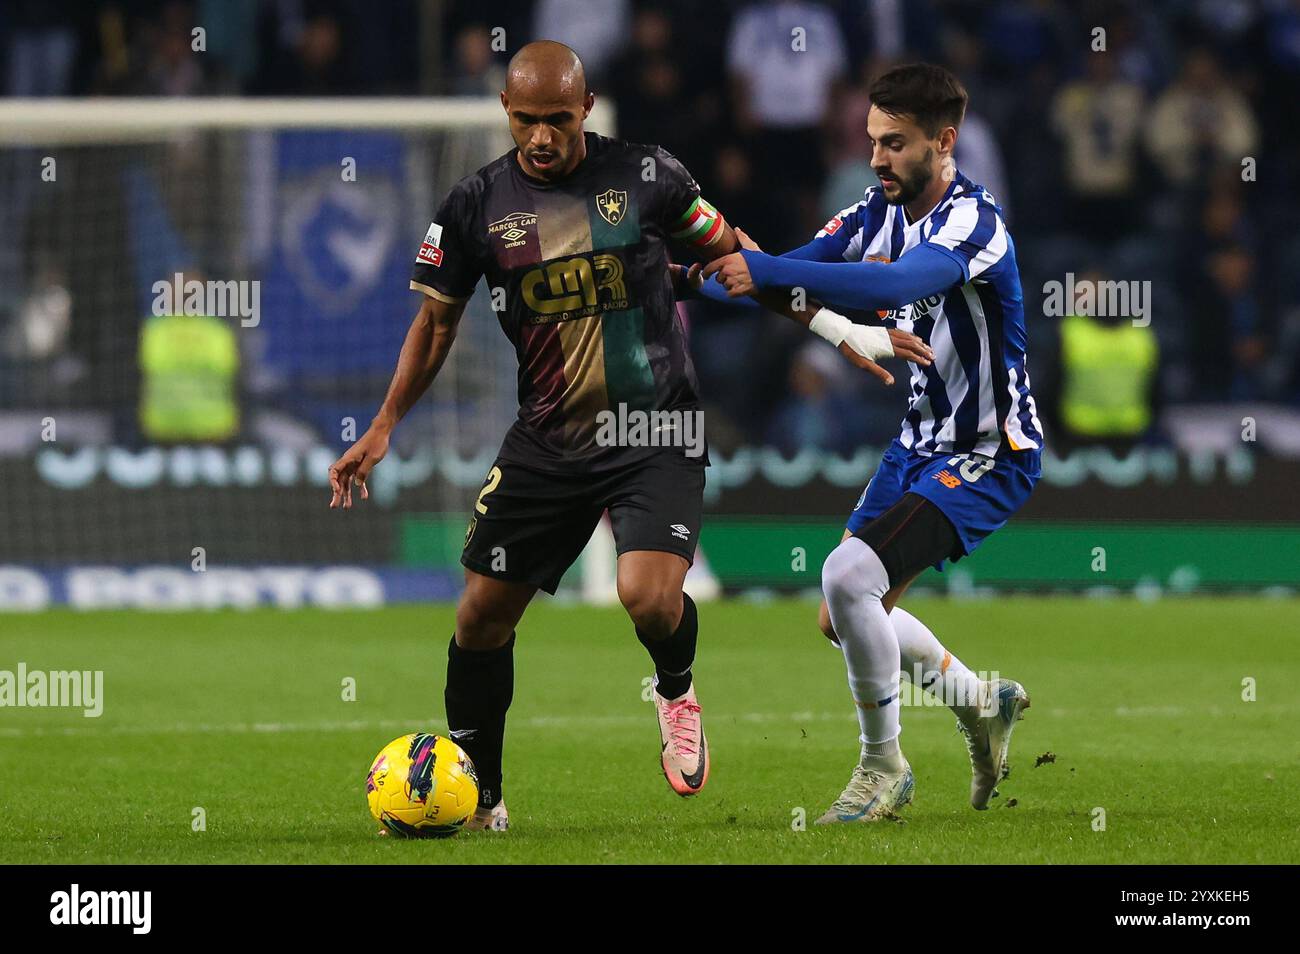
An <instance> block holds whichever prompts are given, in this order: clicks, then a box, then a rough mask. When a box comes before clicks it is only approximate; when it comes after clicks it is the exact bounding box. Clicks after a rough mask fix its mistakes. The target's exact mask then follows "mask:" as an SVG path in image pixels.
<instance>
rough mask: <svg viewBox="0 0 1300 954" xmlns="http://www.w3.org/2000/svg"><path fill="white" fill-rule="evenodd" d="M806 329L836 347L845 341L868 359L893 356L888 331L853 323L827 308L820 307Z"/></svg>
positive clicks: (892, 347)
mask: <svg viewBox="0 0 1300 954" xmlns="http://www.w3.org/2000/svg"><path fill="white" fill-rule="evenodd" d="M808 330H809V331H811V332H812V333H813V334H815V335H819V336H820V337H822V338H825V339H826V340H827V341H829V342H830V343H831V344H833V345H834V346H835V347H837V348H838V347H839V346H840V344H841V343H842V342H845V341H847V342H848V343H849V347H850V348H852V349H853V350H854V351H856V352H857V353H858V354H860V355H862V357H864V358H866V359H867V360H868V361H879V360H880V359H881V358H890V357H893V354H894V346H893V344H892V343H891V342H890V340H889V332H888V331H886V330H885V329H884V328H873V327H871V326H870V325H859V324H855V323H854V322H852V321H850V320H849V319H848V318H846V317H844V316H843V315H841V314H839V313H838V312H834V311H831V310H830V309H829V308H822V309H821V310H820V311H818V312H817V314H815V315H813V316H812V321H810V322H808Z"/></svg>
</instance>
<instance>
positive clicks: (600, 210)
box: [411, 133, 706, 471]
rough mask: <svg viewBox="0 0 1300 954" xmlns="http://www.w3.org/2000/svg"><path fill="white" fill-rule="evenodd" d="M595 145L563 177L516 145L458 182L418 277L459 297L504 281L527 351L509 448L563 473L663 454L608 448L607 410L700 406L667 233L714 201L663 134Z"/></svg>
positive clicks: (446, 297)
mask: <svg viewBox="0 0 1300 954" xmlns="http://www.w3.org/2000/svg"><path fill="white" fill-rule="evenodd" d="M586 143H587V155H586V157H585V158H584V159H583V160H582V162H581V163H579V164H578V166H577V168H576V169H574V170H573V172H572V173H570V174H569V175H568V176H566V177H565V178H564V179H562V180H559V181H556V182H543V181H540V180H537V179H533V178H531V177H530V176H528V175H526V174H525V173H524V171H523V170H522V169H520V168H519V163H518V161H517V159H516V150H511V151H510V152H509V153H507V154H506V155H504V156H501V157H500V158H499V159H497V160H495V161H494V162H492V163H490V164H488V165H486V166H484V167H483V168H482V169H480V170H479V171H478V172H476V173H474V174H473V175H471V176H467V177H466V178H464V179H462V180H461V181H460V182H458V183H457V184H456V185H455V187H454V188H453V189H452V190H451V192H450V193H449V194H448V196H447V198H446V200H445V201H444V202H443V203H442V206H441V207H440V208H439V209H438V213H437V215H436V217H435V219H434V222H433V224H432V225H430V227H429V232H428V234H427V235H426V236H425V240H424V243H423V245H422V246H421V248H420V252H419V255H418V257H417V259H416V264H415V269H414V273H413V275H412V278H411V288H413V289H415V290H417V291H421V292H424V293H425V294H426V295H430V296H432V297H434V298H437V299H439V300H442V301H449V302H460V301H464V300H466V299H468V298H469V297H470V296H471V295H472V294H473V292H474V288H475V285H476V284H477V282H478V280H479V278H480V277H485V278H486V280H487V285H488V289H489V293H491V292H492V291H493V290H496V289H503V290H504V310H501V311H498V313H497V317H498V320H499V321H500V323H501V328H502V330H503V331H504V332H505V333H506V337H508V338H509V339H510V341H511V342H512V343H513V344H514V346H515V352H516V355H517V356H518V359H519V417H518V420H517V421H516V422H515V423H514V425H513V426H512V427H511V429H510V432H509V433H508V434H507V435H506V440H505V442H504V444H503V446H502V449H501V457H502V458H503V459H505V460H513V461H517V462H519V463H523V464H526V465H528V466H532V467H537V468H540V469H547V470H555V471H573V470H594V469H603V468H608V467H617V466H622V465H624V464H626V463H629V462H632V461H635V460H637V459H640V458H642V457H645V456H647V455H649V454H653V453H657V452H660V451H659V450H658V449H657V448H654V447H637V448H627V447H602V446H599V445H598V444H597V442H596V432H597V429H598V417H597V415H598V414H599V413H600V412H601V411H613V412H614V413H615V414H617V413H618V410H619V406H620V405H624V406H625V409H626V410H628V411H634V410H639V411H671V410H693V409H695V408H696V407H697V406H698V395H697V391H698V386H697V384H696V380H695V370H694V368H693V367H692V365H691V360H690V355H689V353H688V352H687V347H686V336H685V333H684V329H683V328H682V323H681V320H680V318H679V317H678V315H677V311H676V308H675V306H674V301H673V291H672V284H671V281H670V278H669V272H668V268H667V264H668V246H667V242H668V239H669V233H670V231H676V232H677V233H678V235H681V234H682V229H683V222H685V221H687V220H688V219H689V217H690V214H691V213H692V211H693V210H695V209H696V208H697V207H698V206H700V205H706V203H703V200H700V199H699V191H700V190H699V186H697V185H696V183H695V180H694V179H692V178H691V175H690V173H689V172H687V171H686V169H685V168H684V167H683V166H682V164H681V163H679V162H678V161H677V160H676V159H674V158H673V157H672V156H671V155H670V154H669V153H668V152H666V151H665V150H663V149H661V148H659V147H657V146H643V145H637V144H635V143H628V142H623V141H621V140H618V139H608V138H606V137H604V136H598V135H595V134H594V133H587V134H586ZM696 214H698V213H696ZM497 300H498V301H501V296H500V293H497Z"/></svg>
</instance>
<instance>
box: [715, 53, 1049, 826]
mask: <svg viewBox="0 0 1300 954" xmlns="http://www.w3.org/2000/svg"><path fill="white" fill-rule="evenodd" d="M870 96H871V104H872V105H871V110H870V113H869V114H868V120H867V131H868V135H869V136H870V139H871V142H872V160H871V164H872V168H873V170H874V171H875V173H876V175H877V176H878V177H879V179H880V185H879V186H873V187H872V188H870V189H868V190H867V191H866V195H865V196H864V198H863V199H862V200H861V201H860V202H858V203H857V204H856V205H854V206H852V207H850V208H848V209H845V210H843V211H842V212H840V213H839V214H838V215H836V216H835V217H834V218H832V219H831V220H830V221H829V222H827V223H826V225H825V227H824V228H822V230H821V231H819V232H818V233H817V235H816V237H815V238H814V239H813V240H812V241H811V242H809V243H808V244H807V245H804V246H802V247H800V248H798V249H795V250H794V251H791V252H787V253H786V254H785V255H782V256H779V257H776V256H771V255H765V254H763V253H762V252H761V251H759V250H757V248H756V247H754V246H753V244H752V243H750V242H748V241H747V239H746V237H745V236H744V235H743V233H741V235H740V238H741V241H742V244H744V246H745V247H744V248H743V249H742V251H740V252H736V253H731V254H728V255H725V256H722V257H721V258H719V259H716V260H715V261H713V262H711V263H709V265H708V266H707V267H706V268H704V269H703V270H702V276H703V277H704V278H705V279H709V278H712V277H715V276H716V278H717V280H718V281H719V282H720V283H721V285H722V286H723V287H724V288H725V289H726V292H727V295H728V296H732V297H735V296H741V295H770V294H771V293H772V292H773V291H774V290H777V289H787V290H788V289H796V288H797V289H801V290H802V291H803V293H804V294H805V295H806V296H807V297H809V298H816V299H817V300H819V301H821V302H823V303H825V304H826V305H827V306H829V307H828V308H823V310H822V311H820V312H819V313H818V314H817V315H816V316H815V317H814V318H813V320H812V323H811V325H810V327H811V328H812V330H813V331H815V332H817V333H818V334H821V335H822V336H823V337H825V338H827V339H828V340H829V341H831V342H832V343H833V344H839V343H840V341H842V340H843V338H844V336H845V335H846V334H848V333H851V332H856V333H860V332H861V329H862V327H863V326H862V325H861V324H857V323H855V322H853V321H851V320H850V318H849V317H847V316H845V315H841V314H839V313H837V312H835V311H832V310H830V309H831V308H835V307H840V308H843V309H844V310H845V311H849V312H855V311H856V312H858V313H860V314H861V313H866V314H867V315H870V317H871V318H875V319H881V318H883V322H882V323H883V325H884V326H885V327H886V328H894V329H903V330H906V331H912V332H914V333H915V334H917V335H919V336H920V338H921V339H922V340H923V341H925V342H926V343H927V344H928V345H929V346H930V347H931V348H932V349H933V356H934V359H933V362H932V363H931V364H929V365H928V366H927V365H925V364H923V363H915V362H913V363H912V365H911V372H912V374H911V394H910V396H909V405H908V410H907V414H906V416H905V417H904V418H903V424H902V432H901V433H900V434H899V436H898V437H897V438H896V439H895V440H894V442H893V444H892V445H891V446H890V447H889V449H888V450H887V451H886V453H885V455H884V458H883V460H882V461H881V464H880V467H879V468H878V469H877V471H876V473H875V475H874V476H873V477H872V478H871V481H870V483H869V484H868V485H867V488H866V490H864V491H863V493H862V496H861V498H860V499H859V500H858V503H857V506H856V507H855V508H854V510H853V512H852V513H851V514H850V515H849V519H848V524H847V527H846V529H845V533H844V538H843V540H842V542H841V543H840V545H839V546H838V547H837V548H836V549H835V550H834V551H833V552H832V553H831V555H830V556H829V557H828V558H827V560H826V563H825V565H824V566H823V568H822V590H823V593H824V595H825V602H824V603H823V605H822V608H821V619H820V625H821V628H822V630H823V632H824V633H825V634H826V635H827V637H829V638H830V639H831V640H832V641H835V642H838V643H839V645H840V647H841V649H842V650H843V653H844V659H845V663H846V665H847V667H848V676H849V686H850V689H851V691H852V694H853V700H854V703H855V704H856V707H857V713H858V722H859V727H860V730H861V735H860V742H861V756H860V759H859V764H858V766H857V767H856V768H855V769H854V771H853V775H852V778H851V779H850V781H849V784H848V785H847V787H846V788H845V789H844V792H843V794H841V795H840V797H839V798H838V799H836V801H835V802H834V804H833V805H832V806H831V807H830V809H829V810H828V811H827V812H826V813H825V814H824V815H822V817H821V818H820V819H818V820H819V821H820V822H822V823H834V822H854V821H874V820H877V819H880V818H886V817H892V816H893V814H894V813H895V812H896V810H897V809H898V808H900V807H901V806H903V805H905V804H907V803H908V802H909V801H910V800H911V796H912V789H913V785H914V781H913V776H912V770H911V767H910V766H909V764H908V762H907V759H906V758H905V757H904V756H903V753H902V751H901V749H900V748H899V733H900V731H901V727H900V722H899V677H900V672H902V673H906V674H908V676H909V677H911V678H912V680H913V682H914V683H916V682H919V683H920V685H921V686H922V687H923V688H924V689H925V690H928V691H930V692H933V693H935V694H937V695H938V696H940V697H941V698H942V699H943V700H944V701H945V702H946V703H947V704H948V705H949V706H950V707H951V708H952V710H953V711H954V713H955V714H956V715H957V720H958V727H959V728H960V729H961V731H962V733H963V734H964V735H965V737H966V741H967V747H968V750H969V754H970V759H971V768H972V781H971V796H970V800H971V805H972V806H973V807H974V808H976V809H985V808H987V807H988V804H989V799H990V798H991V797H992V796H993V795H994V794H995V793H996V788H995V787H996V785H997V783H998V782H999V781H1000V780H1001V779H1002V778H1003V777H1005V776H1006V774H1007V772H1008V771H1009V769H1008V765H1007V750H1008V745H1009V742H1010V737H1011V730H1012V728H1013V726H1014V724H1015V722H1016V721H1017V720H1018V719H1019V718H1022V715H1021V713H1022V711H1023V710H1024V709H1026V708H1028V706H1029V696H1028V694H1027V693H1026V692H1025V690H1024V688H1023V687H1022V686H1021V685H1020V684H1019V683H1016V682H1013V681H1011V680H1009V679H998V680H989V681H983V680H981V679H979V678H978V677H977V676H976V675H975V674H974V673H973V672H972V671H971V670H970V669H968V668H967V667H966V666H965V665H964V664H963V663H962V662H961V660H959V659H958V658H957V657H956V656H955V655H953V654H952V653H951V652H950V651H949V650H948V649H946V648H945V647H944V646H943V645H942V644H941V643H940V642H939V641H938V639H936V638H935V636H934V634H933V633H932V632H931V631H930V630H929V628H928V627H927V626H926V625H925V624H924V623H922V622H921V621H920V620H918V619H917V618H916V617H914V616H912V615H910V614H909V613H907V612H906V611H905V610H904V609H902V608H901V607H899V606H898V605H897V603H898V600H899V598H900V597H901V596H902V594H903V592H904V591H905V590H906V589H907V587H908V585H909V584H910V583H911V582H912V581H913V580H914V579H915V578H916V577H917V575H918V574H920V573H921V571H923V570H924V569H925V568H926V567H927V566H931V565H934V566H937V567H939V568H940V569H942V564H943V562H944V561H945V560H957V559H960V558H961V557H963V556H965V555H967V554H969V553H970V552H971V551H972V550H974V549H975V548H976V547H977V546H979V544H980V543H981V542H982V541H983V540H984V538H985V537H987V536H988V535H989V534H990V533H992V532H993V531H995V530H997V529H998V528H999V527H1001V526H1002V525H1003V524H1005V523H1006V522H1007V520H1008V519H1009V518H1010V517H1011V515H1012V514H1014V513H1015V512H1016V511H1017V510H1019V509H1020V507H1021V506H1023V505H1024V503H1025V501H1026V500H1027V499H1028V497H1029V494H1030V492H1031V491H1032V490H1033V487H1034V484H1035V483H1036V482H1037V480H1038V478H1039V474H1040V469H1039V455H1040V449H1041V447H1042V445H1043V436H1042V428H1041V426H1040V424H1039V421H1038V416H1037V413H1036V409H1035V405H1034V398H1033V394H1032V393H1031V391H1030V386H1029V374H1028V371H1027V369H1026V366H1025V342H1026V336H1025V320H1024V311H1023V308H1022V301H1021V289H1020V276H1019V272H1018V270H1017V266H1016V253H1015V245H1014V243H1013V242H1012V241H1011V236H1010V235H1009V234H1008V232H1007V228H1006V224H1005V223H1004V222H1003V219H1002V212H1001V209H1000V208H999V207H998V205H997V202H996V201H995V199H994V198H993V197H992V196H991V195H989V194H988V192H986V191H985V190H984V189H983V188H982V187H980V186H979V185H976V184H975V183H973V182H971V180H970V179H968V178H966V177H965V176H964V175H962V174H961V173H960V172H958V171H957V169H956V166H955V164H954V163H953V159H952V154H953V147H954V144H955V143H956V140H957V134H958V129H959V128H960V126H961V121H962V118H963V116H964V114H965V110H966V103H967V94H966V91H965V89H964V88H963V87H962V85H961V83H960V82H959V81H958V80H957V79H956V77H954V76H953V75H952V74H951V73H949V72H948V71H947V70H945V69H943V68H941V67H938V66H931V65H926V64H917V65H910V66H900V67H896V68H894V69H892V70H890V71H888V72H886V73H884V74H883V75H881V76H880V77H879V78H878V79H877V80H876V81H875V82H874V83H873V84H872V86H871V89H870ZM872 312H874V313H875V314H874V315H872V314H871V313H872ZM873 330H877V331H881V330H883V329H873Z"/></svg>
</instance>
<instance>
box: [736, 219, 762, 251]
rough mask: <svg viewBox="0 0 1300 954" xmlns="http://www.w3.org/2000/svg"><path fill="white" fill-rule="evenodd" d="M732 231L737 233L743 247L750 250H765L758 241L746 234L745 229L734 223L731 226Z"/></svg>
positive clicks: (737, 239) (737, 238)
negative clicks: (759, 245)
mask: <svg viewBox="0 0 1300 954" xmlns="http://www.w3.org/2000/svg"><path fill="white" fill-rule="evenodd" d="M731 231H733V232H735V233H736V241H738V242H740V247H741V248H743V249H745V250H746V251H748V252H761V251H763V250H762V249H761V248H759V247H758V243H757V242H755V241H754V240H753V239H752V238H750V237H749V236H748V235H746V234H745V232H744V230H743V229H740V228H738V227H736V226H734V225H733V226H732V227H731Z"/></svg>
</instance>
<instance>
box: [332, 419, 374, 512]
mask: <svg viewBox="0 0 1300 954" xmlns="http://www.w3.org/2000/svg"><path fill="white" fill-rule="evenodd" d="M387 453H388V432H387V431H385V430H382V429H380V430H377V429H375V428H374V427H372V428H370V429H369V430H368V431H366V432H365V433H364V434H362V435H361V439H360V440H359V441H357V442H356V443H355V444H353V445H352V446H351V447H349V448H348V449H347V451H345V452H344V454H343V456H342V457H340V458H339V459H338V460H336V461H335V462H334V464H333V466H332V467H330V490H331V491H332V492H333V496H332V497H330V509H331V510H334V509H337V508H338V507H340V506H342V508H343V509H344V510H351V509H352V484H353V483H354V482H355V483H356V485H357V486H358V487H360V488H361V499H362V500H369V499H370V491H369V490H368V489H367V488H366V480H367V479H368V478H369V477H370V472H371V471H372V470H374V468H375V465H376V464H378V463H379V462H380V461H381V460H383V459H384V455H385V454H387Z"/></svg>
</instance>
